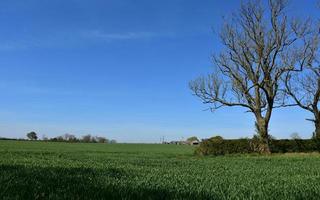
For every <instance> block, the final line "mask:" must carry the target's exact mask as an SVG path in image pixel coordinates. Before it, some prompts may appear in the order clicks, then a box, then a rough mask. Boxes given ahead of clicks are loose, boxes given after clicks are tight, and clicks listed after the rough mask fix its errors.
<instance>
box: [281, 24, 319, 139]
mask: <svg viewBox="0 0 320 200" xmlns="http://www.w3.org/2000/svg"><path fill="white" fill-rule="evenodd" d="M311 27H314V29H313V30H310V31H309V34H308V37H306V38H305V40H304V41H303V43H304V45H303V47H304V48H302V49H300V50H298V51H297V52H298V53H296V54H295V55H294V56H292V57H291V59H290V62H291V65H299V66H301V71H300V70H298V71H289V72H287V74H286V76H285V79H284V82H285V93H286V94H287V95H288V96H290V97H291V101H290V100H289V101H288V100H287V103H286V106H299V107H300V108H302V109H304V110H307V111H309V112H311V113H312V114H313V118H312V119H307V120H309V121H312V122H313V123H314V126H315V131H314V138H316V139H320V107H319V100H320V60H319V48H320V46H319V45H320V44H319V39H320V37H319V36H320V35H319V26H316V25H312V26H311Z"/></svg>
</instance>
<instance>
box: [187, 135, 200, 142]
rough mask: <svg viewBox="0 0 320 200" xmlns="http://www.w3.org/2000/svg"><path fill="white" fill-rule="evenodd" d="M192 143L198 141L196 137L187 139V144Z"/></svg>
mask: <svg viewBox="0 0 320 200" xmlns="http://www.w3.org/2000/svg"><path fill="white" fill-rule="evenodd" d="M192 141H199V139H198V138H197V137H196V136H192V137H189V138H188V139H187V142H192Z"/></svg>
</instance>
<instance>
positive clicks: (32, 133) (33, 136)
mask: <svg viewBox="0 0 320 200" xmlns="http://www.w3.org/2000/svg"><path fill="white" fill-rule="evenodd" d="M27 137H28V138H29V140H37V139H38V136H37V134H36V133H35V132H33V131H32V132H30V133H28V134H27Z"/></svg>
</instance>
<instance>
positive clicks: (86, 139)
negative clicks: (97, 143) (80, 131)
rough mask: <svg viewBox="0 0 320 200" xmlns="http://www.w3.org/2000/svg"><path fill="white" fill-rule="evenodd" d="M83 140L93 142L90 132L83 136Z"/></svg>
mask: <svg viewBox="0 0 320 200" xmlns="http://www.w3.org/2000/svg"><path fill="white" fill-rule="evenodd" d="M82 142H92V136H91V135H90V134H88V135H84V136H82Z"/></svg>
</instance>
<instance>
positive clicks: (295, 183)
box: [0, 141, 320, 199]
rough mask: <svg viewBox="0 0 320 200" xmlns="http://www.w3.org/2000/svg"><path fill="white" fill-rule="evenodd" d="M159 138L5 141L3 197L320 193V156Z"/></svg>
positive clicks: (0, 168) (0, 177) (0, 170)
mask: <svg viewBox="0 0 320 200" xmlns="http://www.w3.org/2000/svg"><path fill="white" fill-rule="evenodd" d="M193 151H194V148H193V147H190V146H184V145H181V146H180V145H157V144H112V145H110V144H79V143H76V144H67V143H45V142H18V141H0V155H1V157H0V196H1V198H2V199H318V197H319V196H320V170H319V166H320V156H319V155H318V154H306V155H290V156H285V155H276V156H267V157H266V156H225V157H205V158H204V157H197V156H194V155H193Z"/></svg>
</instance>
